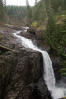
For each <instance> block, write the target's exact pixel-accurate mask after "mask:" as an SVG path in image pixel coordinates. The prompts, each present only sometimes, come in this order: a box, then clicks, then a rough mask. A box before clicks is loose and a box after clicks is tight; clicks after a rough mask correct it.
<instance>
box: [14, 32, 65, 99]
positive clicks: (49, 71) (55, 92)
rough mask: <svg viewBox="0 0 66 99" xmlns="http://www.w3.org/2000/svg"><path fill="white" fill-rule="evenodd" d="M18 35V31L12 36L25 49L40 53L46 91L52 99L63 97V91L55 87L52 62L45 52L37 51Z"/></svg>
mask: <svg viewBox="0 0 66 99" xmlns="http://www.w3.org/2000/svg"><path fill="white" fill-rule="evenodd" d="M19 33H20V31H18V32H17V33H14V36H15V37H17V38H18V40H20V41H21V43H22V45H23V46H24V47H25V48H30V49H33V50H35V51H39V52H41V53H42V56H43V67H44V75H43V77H44V80H45V83H46V85H47V87H48V90H49V91H50V92H51V95H52V97H53V99H59V98H62V97H64V91H63V90H64V89H63V88H58V87H57V86H56V85H55V84H56V81H55V76H54V71H53V68H52V61H51V59H50V57H49V55H48V53H47V52H46V51H43V50H41V49H39V48H38V47H37V46H35V45H34V44H33V42H32V41H31V40H30V39H27V38H25V37H22V36H20V35H18V34H19Z"/></svg>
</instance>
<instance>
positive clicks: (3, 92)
mask: <svg viewBox="0 0 66 99" xmlns="http://www.w3.org/2000/svg"><path fill="white" fill-rule="evenodd" d="M2 61H3V63H1V64H0V65H1V67H0V68H1V69H0V76H1V79H0V80H2V81H3V83H1V86H0V97H2V98H1V99H36V97H37V98H38V97H40V99H51V95H50V93H49V91H48V89H47V86H46V84H45V81H44V80H43V59H42V55H41V53H39V52H36V51H32V50H30V49H21V50H20V51H19V52H17V53H11V52H9V53H8V52H7V53H5V54H4V56H2V57H1V58H0V62H2ZM4 64H5V65H4ZM2 66H3V67H2ZM4 70H5V71H4ZM4 75H5V76H4ZM3 77H4V78H3ZM49 97H50V98H49Z"/></svg>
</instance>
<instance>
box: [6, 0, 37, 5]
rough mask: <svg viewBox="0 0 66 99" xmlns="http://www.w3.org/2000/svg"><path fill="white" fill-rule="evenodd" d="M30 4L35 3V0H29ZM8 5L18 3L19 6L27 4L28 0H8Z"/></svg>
mask: <svg viewBox="0 0 66 99" xmlns="http://www.w3.org/2000/svg"><path fill="white" fill-rule="evenodd" d="M28 1H29V4H30V5H31V6H33V5H34V4H35V0H28ZM6 4H7V5H18V6H25V5H26V0H6Z"/></svg>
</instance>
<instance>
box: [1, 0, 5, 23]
mask: <svg viewBox="0 0 66 99" xmlns="http://www.w3.org/2000/svg"><path fill="white" fill-rule="evenodd" d="M4 10H5V8H4V7H3V3H2V0H0V23H1V22H3V21H4V20H5V17H4V15H5V11H4Z"/></svg>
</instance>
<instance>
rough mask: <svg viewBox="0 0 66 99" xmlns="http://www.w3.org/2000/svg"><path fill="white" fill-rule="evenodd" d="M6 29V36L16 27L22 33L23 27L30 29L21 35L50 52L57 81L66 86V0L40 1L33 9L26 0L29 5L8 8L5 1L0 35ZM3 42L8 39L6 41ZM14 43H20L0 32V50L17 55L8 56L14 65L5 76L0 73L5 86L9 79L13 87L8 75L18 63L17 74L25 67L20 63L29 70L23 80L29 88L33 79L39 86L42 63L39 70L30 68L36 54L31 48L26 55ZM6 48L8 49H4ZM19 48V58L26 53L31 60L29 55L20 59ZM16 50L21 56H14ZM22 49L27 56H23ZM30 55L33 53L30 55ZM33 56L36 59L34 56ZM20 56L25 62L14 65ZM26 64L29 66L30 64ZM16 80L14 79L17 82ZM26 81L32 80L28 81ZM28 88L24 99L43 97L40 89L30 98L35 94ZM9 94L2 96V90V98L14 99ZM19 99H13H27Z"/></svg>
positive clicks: (1, 6)
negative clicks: (63, 82) (37, 81)
mask: <svg viewBox="0 0 66 99" xmlns="http://www.w3.org/2000/svg"><path fill="white" fill-rule="evenodd" d="M3 27H4V28H5V30H3V31H5V33H6V32H10V31H13V30H10V29H12V28H13V29H14V28H16V30H19V29H18V28H20V30H22V27H29V29H28V30H27V31H28V33H27V34H26V33H22V34H20V35H23V36H25V37H27V38H29V39H32V40H34V39H36V41H37V42H39V43H40V44H39V46H40V45H41V47H40V48H41V49H42V48H44V49H45V50H47V52H48V53H49V55H50V58H51V60H52V64H53V68H54V73H55V78H56V82H62V81H65V83H66V0H40V1H39V2H38V0H35V5H34V6H30V4H29V0H26V6H14V5H6V4H5V2H4V1H3V0H0V32H1V29H2V28H3ZM9 28H10V29H9ZM6 29H7V30H6ZM14 30H15V29H14ZM8 37H9V39H10V40H9V43H8ZM16 37H17V36H16ZM3 39H5V41H4V40H3ZM11 40H12V41H11ZM25 41H26V40H25ZM5 42H6V43H5ZM14 42H16V43H17V41H15V40H13V38H12V36H11V37H10V36H9V34H7V35H6V36H3V35H2V34H1V33H0V50H1V49H2V48H1V47H3V49H4V50H5V49H6V51H11V52H10V53H9V52H8V53H6V51H5V54H3V55H5V57H6V55H7V56H8V54H9V55H13V56H8V59H9V61H8V62H9V63H11V64H7V65H9V67H7V69H6V67H5V70H4V71H3V72H2V73H0V76H2V81H3V85H4V81H5V80H6V81H7V82H6V85H8V83H9V84H10V82H8V79H9V78H8V79H7V77H6V76H7V74H8V73H9V70H10V69H11V66H12V64H15V66H16V68H17V69H18V70H16V71H18V72H19V71H20V68H21V67H18V65H19V64H20V66H21V65H23V64H24V65H25V66H28V67H25V70H24V72H23V74H24V76H25V77H23V78H22V79H23V80H24V81H25V86H27V85H28V83H29V82H31V80H32V83H35V82H36V80H37V79H38V76H37V74H38V73H35V72H39V69H40V66H39V64H40V63H41V62H40V63H36V64H38V66H37V67H36V70H35V69H34V68H35V67H34V68H33V67H30V66H33V62H34V63H35V60H34V59H33V62H31V63H30V62H29V60H28V59H30V60H31V61H32V58H33V57H32V56H33V55H34V54H33V52H32V51H31V52H29V51H30V50H29V48H30V47H29V48H28V49H27V51H26V52H24V49H23V50H22V49H20V48H21V46H20V45H19V43H17V44H16V43H15V44H14ZM26 42H28V41H26ZM11 43H12V44H11ZM2 44H3V46H1V45H2ZM10 44H11V46H10ZM4 45H5V46H6V47H4ZM17 45H18V46H17ZM13 48H14V49H13ZM16 49H17V50H19V49H20V50H19V55H20V54H22V55H23V56H24V54H25V53H26V55H27V56H29V57H28V59H27V56H25V57H26V58H25V57H24V58H21V56H18V52H17V51H16ZM13 50H14V51H16V52H15V53H17V54H16V55H15V54H12V52H13ZM21 50H22V51H23V52H24V53H22V52H21ZM28 52H29V55H28ZM13 53H14V52H13ZM31 53H32V54H31ZM34 53H35V52H34ZM0 54H1V51H0ZM30 54H31V55H32V56H30ZM1 55H2V54H1ZM36 55H37V57H39V54H37V53H36ZM16 56H17V57H18V58H19V59H22V62H23V63H22V62H21V61H20V60H19V59H18V62H20V63H18V64H17V65H16V63H14V61H16V60H17V59H16V58H14V57H16ZM1 57H2V56H0V60H1ZM12 57H13V58H14V61H13V60H12ZM34 58H35V59H36V57H35V56H34ZM6 59H7V58H6ZM6 59H4V60H6ZM39 59H40V58H39ZM39 59H38V61H39ZM23 60H24V61H25V62H24V61H23ZM36 60H37V59H36ZM40 61H41V60H40ZM1 64H2V62H1V61H0V65H1ZM3 64H5V63H3ZM26 64H28V65H26ZM31 64H32V65H31ZM2 66H3V65H2ZM5 66H6V65H5ZM34 66H35V65H34ZM31 68H33V70H32V73H33V74H31V72H30V69H31ZM37 68H38V69H37ZM6 70H7V72H5V71H6ZM0 71H1V67H0ZM11 71H12V70H11ZM40 71H41V69H40ZM12 72H13V71H12ZM21 72H22V71H20V72H19V74H20V73H21ZM28 72H29V73H28ZM10 73H11V72H10ZM34 73H35V74H34ZM15 74H16V72H15ZM19 74H18V75H17V74H16V75H17V76H18V77H19ZM9 75H10V74H9ZM29 75H32V76H30V77H29ZM38 75H39V76H41V75H42V74H41V73H39V74H38ZM17 76H16V77H17ZM16 77H15V78H14V79H16ZM20 77H21V75H20ZM31 77H32V78H31ZM34 78H35V79H34ZM26 79H27V80H28V82H27V80H26ZM30 79H31V80H30ZM40 79H41V78H40ZM59 79H61V80H62V81H60V80H59ZM9 80H10V79H9ZM12 80H13V79H12ZM39 82H41V81H39ZM17 83H19V82H17ZM32 83H31V84H32ZM60 85H61V84H60ZM11 86H12V85H11ZM15 86H17V85H15ZM30 86H31V88H32V86H33V85H29V87H30ZM35 86H36V85H34V86H33V87H35ZM38 86H39V85H38ZM4 87H5V85H4ZM45 87H46V86H45ZM14 88H15V87H14ZM36 88H37V87H36ZM36 88H35V89H36ZM28 89H29V88H28V87H25V90H24V92H23V94H24V93H26V94H27V95H25V94H24V97H25V98H24V99H36V97H40V94H41V93H40V92H39V91H38V92H37V90H38V89H39V90H40V88H37V90H35V89H33V90H34V91H36V92H35V93H32V97H33V95H35V94H36V93H37V95H35V97H33V98H28V97H27V96H29V95H30V92H32V90H31V89H30V90H31V91H30V90H28ZM2 90H3V89H2ZM8 90H10V89H8ZM21 90H22V89H20V91H21ZM5 91H6V90H5ZM6 92H7V91H6ZM6 92H4V94H2V92H1V91H0V97H2V98H1V99H11V98H7V97H6V98H4V96H5V94H6ZM17 93H18V92H17ZM38 93H39V95H38ZM11 94H12V93H10V95H11ZM14 94H15V93H14ZM49 94H50V93H49ZM49 94H48V95H49ZM10 95H9V96H10ZM20 95H21V94H20V93H19V94H18V97H19V96H20ZM42 95H43V94H42ZM48 95H47V96H48ZM15 96H16V95H15ZM18 97H17V98H12V99H23V98H18ZM41 97H42V96H41ZM48 97H49V96H48ZM38 99H49V98H47V97H44V98H38ZM50 99H54V98H50ZM56 99H66V97H65V96H64V98H63V97H62V98H56Z"/></svg>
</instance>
